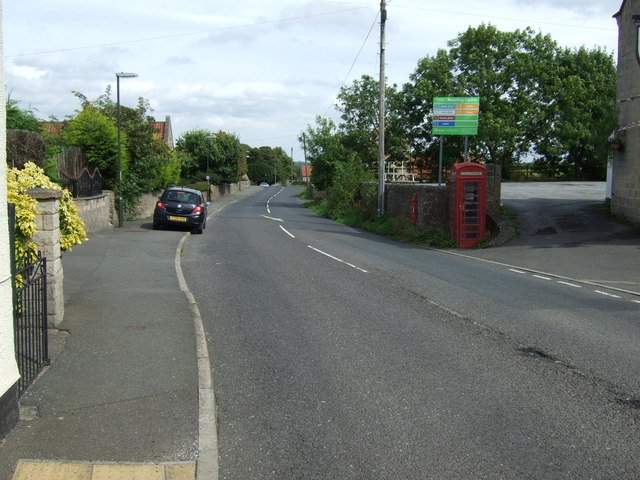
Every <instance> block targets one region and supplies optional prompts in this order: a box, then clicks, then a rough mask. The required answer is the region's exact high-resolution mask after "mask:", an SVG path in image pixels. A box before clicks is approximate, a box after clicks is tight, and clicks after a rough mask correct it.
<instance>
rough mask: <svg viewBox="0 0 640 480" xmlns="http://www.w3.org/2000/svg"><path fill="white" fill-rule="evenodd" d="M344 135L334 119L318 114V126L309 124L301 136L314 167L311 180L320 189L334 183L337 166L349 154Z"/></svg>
mask: <svg viewBox="0 0 640 480" xmlns="http://www.w3.org/2000/svg"><path fill="white" fill-rule="evenodd" d="M342 137H343V135H342V134H341V133H340V132H338V131H337V127H336V124H335V123H334V122H333V121H332V120H330V119H328V118H322V117H320V116H318V117H316V127H315V128H314V127H311V126H309V127H308V128H307V131H306V132H304V133H302V135H301V136H300V138H299V140H300V142H301V143H304V144H305V145H306V147H305V148H306V151H307V158H308V159H309V161H310V162H311V166H312V167H313V170H312V171H311V182H312V183H313V184H314V185H315V186H316V188H318V189H319V190H327V189H328V188H329V187H330V186H331V185H332V184H333V181H334V178H335V173H336V168H337V167H336V166H337V164H338V163H339V162H341V161H343V160H344V159H345V157H346V155H347V149H346V148H345V146H344V145H343V143H342Z"/></svg>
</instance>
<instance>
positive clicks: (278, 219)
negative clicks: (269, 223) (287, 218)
mask: <svg viewBox="0 0 640 480" xmlns="http://www.w3.org/2000/svg"><path fill="white" fill-rule="evenodd" d="M261 217H264V218H266V219H268V220H275V221H276V222H284V220H282V219H281V218H275V217H268V216H267V215H261Z"/></svg>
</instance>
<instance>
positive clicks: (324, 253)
mask: <svg viewBox="0 0 640 480" xmlns="http://www.w3.org/2000/svg"><path fill="white" fill-rule="evenodd" d="M307 247H309V248H310V249H311V250H313V251H315V252H318V253H321V254H322V255H324V256H326V257H329V258H331V259H332V260H335V261H336V262H340V263H344V264H345V265H348V266H349V267H351V268H355V269H356V270H360V271H361V272H363V273H369V272H368V271H366V270H364V269H362V268H360V267H356V266H355V265H353V264H351V263H349V262H345V261H344V260H342V259H340V258H338V257H334V256H333V255H330V254H328V253H327V252H323V251H322V250H318V249H317V248H316V247H312V246H311V245H307Z"/></svg>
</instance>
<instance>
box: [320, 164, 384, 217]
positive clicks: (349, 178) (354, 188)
mask: <svg viewBox="0 0 640 480" xmlns="http://www.w3.org/2000/svg"><path fill="white" fill-rule="evenodd" d="M373 180H374V176H373V175H372V174H371V173H370V172H368V171H367V170H366V168H365V166H364V165H363V163H362V162H361V160H360V159H358V158H357V157H355V156H351V157H350V158H349V159H348V161H344V162H339V163H337V164H336V169H335V178H334V180H333V183H332V185H331V186H330V187H329V188H328V190H327V193H328V198H327V213H328V214H329V216H330V217H331V218H337V217H339V216H340V215H342V214H344V213H345V212H350V211H353V210H362V211H367V210H368V209H367V208H366V207H367V200H368V199H369V198H371V197H373V196H375V190H376V187H375V184H374V183H373Z"/></svg>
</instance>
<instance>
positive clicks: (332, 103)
mask: <svg viewBox="0 0 640 480" xmlns="http://www.w3.org/2000/svg"><path fill="white" fill-rule="evenodd" d="M378 17H380V12H379V11H378V12H377V13H376V17H375V18H374V19H373V23H372V24H371V28H369V32H367V36H366V37H365V39H364V41H363V42H362V45H361V46H360V50H358V53H357V55H356V58H354V60H353V62H352V63H351V67H350V68H349V71H348V72H347V75H346V76H345V77H344V80H343V81H342V85H340V88H339V89H338V92H340V90H342V88H343V87H344V86H345V84H346V83H347V80H348V79H349V76H350V75H351V72H352V71H353V68H354V67H355V65H356V63H357V62H358V59H359V58H360V55H361V54H362V51H363V50H364V47H365V45H366V44H367V42H368V41H369V37H370V36H371V32H372V31H373V27H375V26H376V23H377V22H378ZM337 98H338V97H337V95H336V96H335V97H334V99H333V101H332V102H331V105H329V107H328V108H327V110H326V111H325V112H324V115H323V116H325V117H326V116H327V113H328V112H329V110H331V107H333V105H334V104H335V103H336V100H337Z"/></svg>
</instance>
